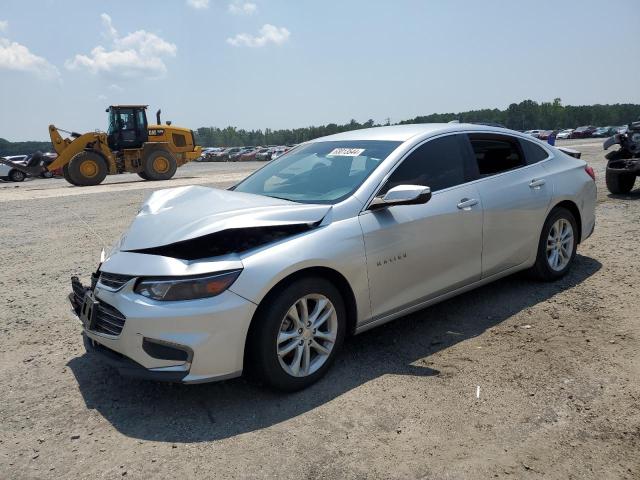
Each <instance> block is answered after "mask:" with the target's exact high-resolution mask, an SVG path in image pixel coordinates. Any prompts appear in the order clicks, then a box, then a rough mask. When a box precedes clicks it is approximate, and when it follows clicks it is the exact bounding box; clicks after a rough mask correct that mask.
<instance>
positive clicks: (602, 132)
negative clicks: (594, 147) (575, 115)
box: [591, 126, 620, 138]
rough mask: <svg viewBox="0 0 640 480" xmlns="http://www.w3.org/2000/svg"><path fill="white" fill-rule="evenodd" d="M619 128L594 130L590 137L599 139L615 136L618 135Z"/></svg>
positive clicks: (610, 127) (609, 127) (611, 127)
mask: <svg viewBox="0 0 640 480" xmlns="http://www.w3.org/2000/svg"><path fill="white" fill-rule="evenodd" d="M619 128H620V127H613V126H608V127H599V128H596V129H595V130H594V132H593V133H592V134H591V136H592V137H599V138H603V137H610V136H611V135H615V134H616V133H618V129H619Z"/></svg>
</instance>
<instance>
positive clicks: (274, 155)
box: [271, 147, 290, 160]
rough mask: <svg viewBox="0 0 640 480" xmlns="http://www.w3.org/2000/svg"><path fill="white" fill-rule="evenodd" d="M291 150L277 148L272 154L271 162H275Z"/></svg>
mask: <svg viewBox="0 0 640 480" xmlns="http://www.w3.org/2000/svg"><path fill="white" fill-rule="evenodd" d="M289 150H290V148H289V147H276V148H274V149H273V153H272V154H271V160H275V159H276V158H278V157H281V156H282V155H284V154H285V153H287V152H288V151H289Z"/></svg>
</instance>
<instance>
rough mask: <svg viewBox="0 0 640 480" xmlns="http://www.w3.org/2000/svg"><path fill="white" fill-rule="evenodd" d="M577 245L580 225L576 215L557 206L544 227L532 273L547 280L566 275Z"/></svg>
mask: <svg viewBox="0 0 640 480" xmlns="http://www.w3.org/2000/svg"><path fill="white" fill-rule="evenodd" d="M577 247H578V226H577V222H576V219H575V217H574V216H573V214H572V213H571V212H570V211H569V210H567V209H566V208H562V207H559V208H555V209H554V210H552V211H551V213H550V214H549V216H548V217H547V220H546V221H545V222H544V226H543V227H542V233H541V234H540V241H539V242H538V253H537V256H536V263H535V264H534V265H533V267H532V268H531V274H532V275H533V276H534V277H535V278H537V279H538V280H542V281H545V282H551V281H554V280H557V279H559V278H561V277H564V276H565V275H566V274H567V273H568V272H569V270H570V269H571V265H572V264H573V261H574V259H575V256H576V250H577Z"/></svg>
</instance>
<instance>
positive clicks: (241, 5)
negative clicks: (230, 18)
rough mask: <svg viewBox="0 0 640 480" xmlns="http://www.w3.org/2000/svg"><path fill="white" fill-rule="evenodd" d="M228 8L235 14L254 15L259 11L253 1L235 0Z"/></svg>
mask: <svg viewBox="0 0 640 480" xmlns="http://www.w3.org/2000/svg"><path fill="white" fill-rule="evenodd" d="M228 10H229V13H231V14H233V15H253V14H254V13H256V12H257V11H258V6H257V5H256V4H255V3H252V2H243V1H242V0H234V1H233V2H231V3H230V4H229V7H228Z"/></svg>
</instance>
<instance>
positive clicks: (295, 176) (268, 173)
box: [235, 140, 402, 203]
mask: <svg viewBox="0 0 640 480" xmlns="http://www.w3.org/2000/svg"><path fill="white" fill-rule="evenodd" d="M400 143H402V142H388V141H380V140H360V141H356V140H350V141H334V142H314V143H309V144H307V145H302V146H300V147H298V148H295V149H294V150H291V151H290V152H288V153H286V154H284V155H282V156H281V157H278V158H277V159H276V160H273V161H272V162H271V163H270V164H268V165H266V166H265V167H263V168H261V169H260V170H258V171H257V172H255V173H254V174H253V175H251V176H250V177H249V178H247V179H245V180H244V181H242V182H240V183H239V184H238V185H236V187H235V190H236V191H238V192H245V193H254V194H257V195H266V196H269V197H276V198H283V199H285V200H292V201H294V202H302V203H337V202H339V201H341V200H343V199H345V198H346V197H348V196H349V195H351V194H352V193H353V192H354V191H355V190H356V189H357V188H358V187H359V186H360V185H361V184H362V182H364V181H365V179H366V178H367V177H368V176H369V175H370V174H371V172H373V170H374V169H375V168H376V167H377V166H378V165H379V164H380V163H381V162H382V161H383V160H384V159H385V158H387V157H388V156H389V154H390V153H391V152H393V151H394V150H395V149H396V148H397V147H398V145H400Z"/></svg>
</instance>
